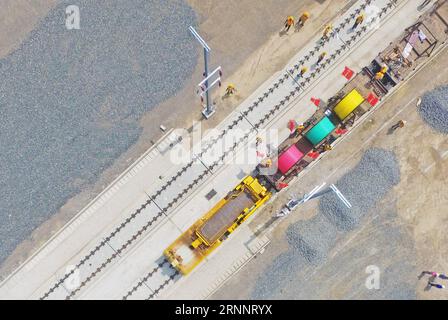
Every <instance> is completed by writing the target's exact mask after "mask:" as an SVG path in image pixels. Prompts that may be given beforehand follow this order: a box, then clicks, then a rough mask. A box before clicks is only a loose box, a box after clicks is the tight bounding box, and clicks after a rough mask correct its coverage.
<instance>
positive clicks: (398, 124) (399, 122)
mask: <svg viewBox="0 0 448 320" xmlns="http://www.w3.org/2000/svg"><path fill="white" fill-rule="evenodd" d="M405 124H406V121H404V120H400V121H398V122H397V123H396V124H394V125H393V126H392V128H391V129H392V131H395V130H397V129H398V128H403V127H404V125H405Z"/></svg>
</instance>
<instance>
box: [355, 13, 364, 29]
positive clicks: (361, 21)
mask: <svg viewBox="0 0 448 320" xmlns="http://www.w3.org/2000/svg"><path fill="white" fill-rule="evenodd" d="M363 22H364V14H363V13H361V14H360V15H359V16H357V17H356V20H355V24H354V25H353V27H352V30H355V29H356V28H358V26H359V25H360V24H361V23H363Z"/></svg>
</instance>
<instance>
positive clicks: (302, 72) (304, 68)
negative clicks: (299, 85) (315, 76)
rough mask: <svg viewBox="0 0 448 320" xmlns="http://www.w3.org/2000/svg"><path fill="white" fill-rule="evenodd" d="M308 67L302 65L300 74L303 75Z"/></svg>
mask: <svg viewBox="0 0 448 320" xmlns="http://www.w3.org/2000/svg"><path fill="white" fill-rule="evenodd" d="M307 71H308V68H307V67H303V68H302V69H300V76H303V75H304V74H305V73H307Z"/></svg>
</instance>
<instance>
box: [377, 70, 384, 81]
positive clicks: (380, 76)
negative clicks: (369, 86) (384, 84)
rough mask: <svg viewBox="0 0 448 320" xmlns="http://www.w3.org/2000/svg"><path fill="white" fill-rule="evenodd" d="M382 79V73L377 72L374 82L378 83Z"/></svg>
mask: <svg viewBox="0 0 448 320" xmlns="http://www.w3.org/2000/svg"><path fill="white" fill-rule="evenodd" d="M383 78H384V73H382V72H381V71H378V72H377V73H376V74H375V80H378V81H380V80H382V79H383Z"/></svg>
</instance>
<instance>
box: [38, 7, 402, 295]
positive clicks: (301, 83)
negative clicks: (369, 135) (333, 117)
mask: <svg viewBox="0 0 448 320" xmlns="http://www.w3.org/2000/svg"><path fill="white" fill-rule="evenodd" d="M374 2H375V0H365V1H363V3H362V4H360V6H359V7H358V9H356V10H355V12H353V13H352V14H351V15H350V16H349V17H347V18H346V19H345V20H344V21H343V22H342V23H340V24H339V25H338V26H336V27H335V28H334V30H333V32H332V34H331V35H330V37H329V38H328V39H326V40H323V41H321V42H319V43H318V44H316V46H315V47H314V48H313V49H312V50H311V51H309V52H308V54H306V55H305V56H304V57H303V58H302V59H301V60H300V61H298V62H297V63H296V64H295V65H294V66H293V68H291V69H289V70H287V71H286V72H285V73H284V74H283V75H282V76H280V77H279V78H278V80H277V81H276V82H275V83H274V84H273V85H272V86H271V87H270V88H268V90H267V91H266V92H264V93H263V94H262V95H261V96H260V97H259V98H258V99H257V100H256V101H254V102H253V103H252V105H251V106H249V107H248V108H247V109H246V110H245V111H243V112H241V114H240V115H239V116H237V117H236V118H235V119H234V121H233V122H232V123H230V124H229V125H228V126H227V127H226V128H224V129H223V130H222V131H221V133H220V134H219V135H218V136H217V137H215V138H213V139H211V140H209V141H208V142H207V143H206V145H205V147H203V148H202V149H201V151H200V152H199V153H198V154H196V155H194V156H193V157H192V159H191V160H190V161H189V162H188V163H187V164H186V165H184V166H183V167H182V168H181V169H180V170H178V171H177V172H176V173H175V174H174V175H173V176H171V178H170V179H169V180H168V181H166V182H165V184H164V185H162V186H161V187H160V188H159V189H158V190H157V191H155V192H154V193H153V194H152V195H150V196H149V199H148V200H147V201H145V202H144V203H143V204H142V205H141V206H140V207H139V208H138V209H136V210H135V211H134V212H133V213H132V214H131V215H130V216H129V217H128V218H127V219H126V220H124V221H123V222H122V223H121V224H120V225H119V226H118V227H117V228H116V229H115V230H114V231H113V232H111V233H110V234H109V235H108V236H107V237H105V238H104V239H103V240H102V241H101V242H100V243H99V244H98V245H97V246H96V247H95V248H93V249H92V250H91V251H90V252H89V253H88V254H87V255H86V256H85V257H84V258H83V259H81V260H80V261H79V262H78V263H77V264H76V266H75V267H76V268H74V269H72V271H70V272H68V273H66V274H65V275H64V276H63V277H62V278H60V279H59V280H58V281H57V282H56V283H55V284H54V285H53V286H52V287H51V288H50V289H49V290H48V291H46V292H45V293H44V294H43V295H42V296H41V298H40V299H47V298H49V297H50V296H51V295H52V293H54V292H55V291H56V290H58V289H59V288H63V284H64V282H65V281H66V280H67V279H69V278H70V276H72V275H73V274H74V272H75V270H76V269H79V268H81V267H83V266H89V267H91V266H92V263H90V262H92V260H94V258H96V256H95V255H97V254H98V256H100V254H99V252H101V251H105V250H104V248H106V247H108V246H107V244H108V243H109V241H110V240H111V239H113V238H114V237H116V236H117V234H119V233H120V232H123V231H124V230H125V228H127V227H129V226H130V225H131V224H132V222H134V221H135V220H136V217H138V216H140V215H141V214H142V212H144V210H145V209H146V208H147V207H148V206H150V205H151V204H155V205H156V207H157V208H158V209H159V211H158V212H157V213H156V214H154V215H152V216H151V217H150V218H149V219H147V221H146V222H145V223H144V224H143V225H142V226H141V227H140V228H139V229H138V230H137V231H136V232H135V233H133V235H132V236H131V237H128V238H127V241H124V242H123V243H122V244H121V245H120V246H119V247H118V248H117V249H116V250H114V251H113V253H112V254H110V255H108V257H107V258H105V259H100V261H99V262H98V263H96V264H95V266H93V267H91V269H92V271H91V272H89V273H88V275H86V276H85V277H84V279H83V280H82V281H81V282H80V285H79V286H78V287H77V288H76V289H74V290H71V291H70V292H69V293H68V295H66V299H71V298H73V297H75V296H76V294H78V293H79V292H80V291H81V289H82V288H83V287H85V286H86V285H87V284H88V283H89V282H90V281H91V280H92V279H93V278H95V277H96V276H97V275H98V274H99V273H100V272H101V271H103V270H104V269H105V268H106V266H107V265H109V264H110V263H111V262H112V261H113V260H115V259H116V258H117V257H119V256H120V255H121V254H122V253H123V252H124V251H125V250H126V249H127V248H128V247H129V246H130V245H131V244H132V243H134V242H135V241H136V240H137V239H138V238H139V237H140V236H141V235H143V234H144V233H146V232H148V231H150V230H153V227H154V226H155V224H156V222H159V221H160V220H161V218H162V217H163V216H164V215H167V214H168V212H169V210H170V209H172V208H173V207H174V206H175V205H176V203H178V202H179V201H180V200H181V199H182V198H184V197H185V195H186V194H187V193H188V192H190V191H191V190H192V188H193V187H195V186H197V185H198V184H199V183H200V182H201V181H203V180H204V179H205V178H206V177H208V176H210V175H211V173H212V170H213V169H215V168H216V167H218V166H219V165H220V164H221V163H223V162H224V160H225V159H226V157H227V156H228V155H229V154H231V153H232V152H233V151H234V150H235V149H236V148H237V147H238V146H239V145H241V143H243V142H244V141H245V140H247V139H248V138H249V137H250V135H251V134H253V133H254V132H257V130H258V129H259V128H261V127H262V126H263V124H264V123H265V122H267V121H268V120H269V119H271V118H272V117H273V116H274V115H275V114H277V113H278V112H279V111H280V110H281V109H282V108H283V107H285V106H287V105H288V104H289V103H291V102H292V101H293V100H294V99H295V98H297V96H298V95H299V93H301V92H303V91H305V90H306V89H307V88H308V87H309V86H310V85H311V84H312V83H313V82H314V81H316V80H317V78H318V76H319V74H321V73H322V72H323V71H325V70H326V69H327V68H328V67H329V66H330V65H332V63H333V62H334V61H335V60H336V59H337V58H338V57H339V56H341V55H342V54H344V53H345V52H347V50H348V49H349V48H350V45H351V44H356V43H357V40H359V39H360V38H361V36H362V35H363V34H365V33H367V31H368V27H367V25H364V26H363V27H361V28H359V30H358V31H356V32H354V33H353V34H352V35H351V36H350V38H349V39H348V40H347V41H345V42H343V43H342V44H341V46H340V47H339V48H338V49H337V50H336V51H335V53H333V54H332V55H330V56H329V57H328V58H327V59H326V60H325V61H323V62H322V63H321V64H320V65H319V66H317V67H316V68H315V69H314V70H313V71H312V72H310V74H309V76H308V77H304V78H303V79H301V78H297V76H296V73H297V72H298V71H299V70H300V68H301V67H302V66H304V65H305V64H306V63H308V62H309V61H310V59H311V58H313V57H315V56H317V54H318V52H319V51H320V50H321V49H322V48H323V47H324V46H325V45H326V44H327V43H328V42H329V41H331V39H333V38H334V37H336V36H337V34H338V32H339V31H340V30H342V29H343V28H344V27H346V26H347V25H348V24H349V23H351V22H352V21H353V20H354V19H355V18H356V16H357V15H358V14H359V13H360V12H361V11H362V10H365V8H366V7H367V6H368V5H370V4H372V3H374ZM396 2H397V0H390V1H388V2H387V5H385V6H384V7H383V8H381V10H380V11H379V12H378V15H377V17H375V19H378V18H380V17H381V16H382V15H384V14H386V13H387V12H388V11H390V10H391V9H392V8H393V7H394V6H396ZM375 19H374V20H375ZM289 78H292V80H293V81H294V82H295V83H296V85H295V86H294V89H293V90H292V91H290V92H289V94H288V95H286V96H284V97H283V99H281V100H280V101H278V103H277V104H275V105H273V106H272V108H270V110H269V111H268V112H266V113H265V114H264V116H262V117H261V118H260V119H259V120H258V121H257V122H256V123H253V124H252V128H251V129H250V130H249V132H247V133H246V134H245V135H244V136H242V137H241V138H240V139H239V140H238V141H236V142H234V144H233V145H232V146H231V147H230V148H228V149H227V150H226V151H225V152H223V153H222V155H221V156H220V157H219V158H218V159H216V160H215V161H214V162H212V163H211V164H209V165H208V166H205V165H204V167H205V169H204V170H203V171H201V172H200V173H199V174H198V175H197V176H196V178H195V179H194V180H193V181H192V182H190V183H189V184H188V185H185V188H184V189H183V190H182V191H181V192H179V193H178V194H177V195H176V196H175V197H173V198H172V199H171V200H170V201H168V202H167V203H166V205H164V206H162V207H161V206H159V205H157V203H156V200H157V199H158V198H159V197H160V196H161V195H162V194H163V193H164V192H165V191H166V190H167V189H168V188H169V187H170V186H171V185H172V184H173V183H174V182H175V181H177V180H178V179H179V178H181V177H182V176H184V175H185V173H186V172H187V171H189V170H190V169H191V168H192V167H193V165H194V164H195V163H196V162H197V161H198V160H199V159H200V158H201V157H203V156H204V155H205V154H206V153H207V152H208V150H209V148H210V147H211V146H213V145H215V144H216V143H217V142H218V141H220V140H221V139H222V138H223V137H224V136H225V135H226V134H227V133H228V132H229V131H230V130H232V129H233V128H234V127H235V126H237V125H238V124H239V123H240V122H241V121H243V119H244V118H245V117H247V116H248V115H249V114H251V113H252V112H253V111H254V110H255V109H256V108H257V107H258V106H259V105H260V104H261V103H262V102H263V101H264V100H265V99H267V98H268V97H269V96H270V95H272V94H273V92H277V91H278V89H279V88H280V87H281V86H282V85H283V84H284V83H285V81H286V80H288V79H289ZM159 268H161V267H159ZM156 271H157V270H156ZM156 271H155V272H156ZM147 276H148V278H149V277H151V275H150V273H148V275H147ZM173 279H174V278H173ZM173 279H171V280H169V282H170V281H173ZM137 286H138V284H137ZM165 286H166V284H165V285H164V286H163V287H162V288H161V289H160V290H162V289H163V288H164V287H165ZM137 288H138V287H137ZM63 289H64V290H66V289H65V288H63ZM158 292H159V291H158ZM131 295H132V293H131ZM153 297H154V296H153ZM149 298H152V297H151V296H150V297H149Z"/></svg>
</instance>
